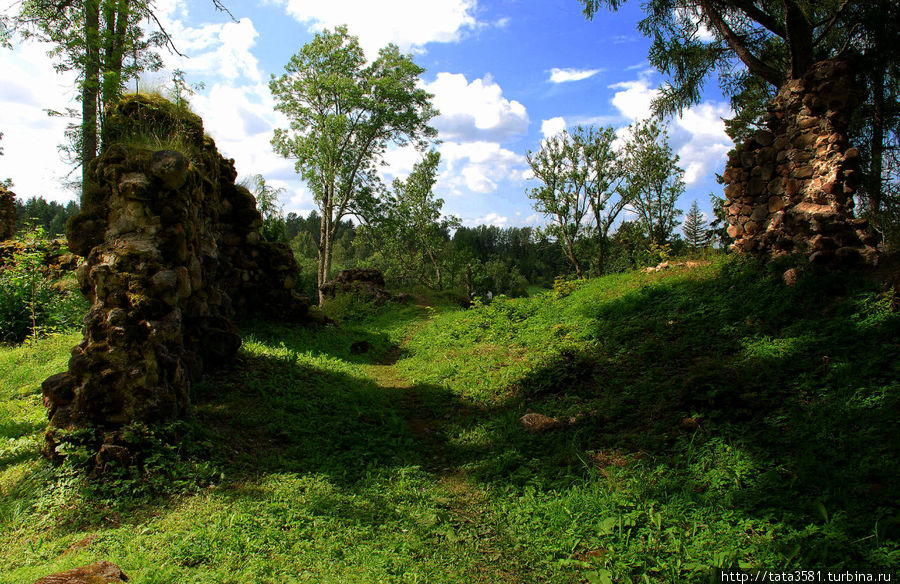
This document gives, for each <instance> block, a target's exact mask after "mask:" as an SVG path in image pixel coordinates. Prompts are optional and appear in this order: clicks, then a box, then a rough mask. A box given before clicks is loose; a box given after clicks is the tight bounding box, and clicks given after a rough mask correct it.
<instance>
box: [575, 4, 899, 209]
mask: <svg viewBox="0 0 900 584" xmlns="http://www.w3.org/2000/svg"><path fill="white" fill-rule="evenodd" d="M626 1H627V0H579V2H580V3H581V4H582V5H583V6H584V12H585V15H586V16H587V17H588V18H594V17H595V16H596V15H597V13H598V12H599V11H600V10H602V9H603V8H608V9H610V10H613V11H615V10H618V9H619V8H620V7H621V6H622V5H623V4H624V3H625V2H626ZM642 8H643V10H644V14H645V17H644V19H643V20H641V21H640V23H639V25H638V28H639V30H640V31H641V32H642V33H643V34H644V35H645V36H647V37H650V38H652V39H653V42H652V45H651V48H650V53H649V59H650V62H651V64H652V65H653V66H654V67H656V68H657V69H658V70H659V71H661V72H663V73H664V74H666V75H667V76H668V80H667V83H666V84H665V85H664V86H663V87H662V91H661V93H660V95H659V97H658V98H657V99H656V101H655V102H654V107H655V109H656V112H657V113H660V114H670V113H674V112H679V111H682V110H683V109H684V108H686V107H689V106H691V105H693V104H696V103H698V102H699V101H700V99H701V90H702V87H703V84H704V82H705V81H706V79H707V78H708V77H709V76H711V75H713V74H717V75H718V78H719V81H720V85H721V87H722V89H723V92H724V93H725V94H726V95H728V96H729V97H730V98H731V103H732V107H733V109H734V110H735V113H736V116H735V118H733V119H732V120H730V122H728V123H727V126H728V130H729V133H730V134H731V136H732V138H734V139H735V140H736V141H742V140H743V139H744V138H745V137H746V136H747V135H748V134H749V133H750V132H751V131H752V130H753V129H754V128H755V127H756V126H758V125H759V124H760V123H761V114H762V113H764V105H765V102H766V100H767V99H768V98H769V97H771V96H772V95H773V94H774V91H775V90H776V89H778V88H780V87H781V86H782V85H783V84H784V83H785V82H786V81H789V80H791V79H799V78H800V77H802V76H803V75H804V74H805V73H807V72H808V71H810V70H811V68H812V67H813V65H814V64H816V63H817V62H819V61H821V60H823V59H827V58H832V57H846V58H853V59H854V60H855V62H856V63H857V71H858V73H859V75H860V77H861V79H862V80H863V83H862V84H861V86H862V87H863V88H864V89H865V90H866V93H867V101H866V107H863V108H859V110H858V111H857V112H854V113H855V117H856V124H855V126H854V128H853V129H852V130H853V134H854V138H855V140H854V141H856V142H858V143H860V144H861V146H863V148H862V150H863V152H864V154H867V155H868V157H869V158H868V159H867V160H866V162H867V164H866V166H867V168H866V169H865V170H866V177H865V181H864V188H865V195H866V197H867V199H868V205H869V207H871V208H872V209H874V210H876V211H877V209H878V208H879V206H880V205H881V199H882V193H883V192H884V188H885V187H884V183H885V175H886V173H889V172H890V165H889V164H884V162H883V161H884V160H885V159H886V158H887V157H890V156H891V155H892V153H893V152H895V150H894V148H895V147H896V146H897V145H898V144H900V136H898V123H900V108H898V107H897V89H898V86H900V27H898V26H896V24H895V23H896V22H898V20H900V3H898V2H897V1H896V0H865V1H855V0H647V1H646V2H644V4H643V5H642ZM894 176H896V175H894Z"/></svg>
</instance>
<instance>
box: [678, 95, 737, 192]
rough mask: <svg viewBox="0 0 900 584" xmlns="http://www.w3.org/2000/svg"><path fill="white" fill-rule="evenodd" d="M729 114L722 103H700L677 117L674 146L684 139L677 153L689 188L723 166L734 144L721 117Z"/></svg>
mask: <svg viewBox="0 0 900 584" xmlns="http://www.w3.org/2000/svg"><path fill="white" fill-rule="evenodd" d="M730 114H731V110H730V108H729V107H728V106H727V105H726V104H724V103H718V104H714V103H701V104H698V105H696V106H694V107H692V108H691V109H689V110H686V111H685V112H684V113H683V114H682V115H681V117H679V118H676V120H675V124H674V126H675V131H674V132H673V144H675V139H683V140H685V141H684V144H683V145H682V146H681V147H680V148H679V149H678V151H677V152H678V155H679V156H680V157H681V164H682V166H683V167H684V182H685V183H687V184H688V185H691V184H694V183H696V182H697V181H699V180H701V179H703V178H706V177H707V176H708V174H709V173H710V172H711V171H712V170H713V168H714V167H715V166H721V165H722V164H723V163H724V161H725V158H726V156H727V154H728V151H729V150H731V148H732V147H733V143H732V142H731V139H730V138H729V137H728V134H726V133H725V122H724V121H723V120H722V118H724V117H727V116H729V115H730Z"/></svg>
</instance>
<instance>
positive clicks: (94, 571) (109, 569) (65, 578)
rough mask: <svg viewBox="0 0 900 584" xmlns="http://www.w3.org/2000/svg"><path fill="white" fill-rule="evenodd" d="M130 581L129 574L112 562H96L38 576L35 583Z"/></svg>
mask: <svg viewBox="0 0 900 584" xmlns="http://www.w3.org/2000/svg"><path fill="white" fill-rule="evenodd" d="M112 582H128V576H126V575H125V572H123V571H122V569H121V568H119V566H117V565H115V564H113V563H112V562H95V563H93V564H91V565H89V566H82V567H80V568H75V569H73V570H66V571H65V572H58V573H56V574H50V575H49V576H44V577H43V578H38V579H37V580H35V581H34V584H109V583H112Z"/></svg>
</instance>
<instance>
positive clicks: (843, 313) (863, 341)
mask: <svg viewBox="0 0 900 584" xmlns="http://www.w3.org/2000/svg"><path fill="white" fill-rule="evenodd" d="M854 279H858V275H857V274H840V273H830V274H829V273H813V272H807V273H805V274H803V277H802V278H801V280H800V282H798V284H797V285H795V286H793V287H786V286H785V285H784V284H782V283H781V282H780V279H779V278H778V272H776V271H775V270H774V269H773V270H772V273H770V274H769V275H768V276H765V275H764V274H761V271H760V269H759V268H751V267H748V266H746V265H743V264H726V265H725V267H724V269H723V270H722V273H721V274H719V275H718V276H717V277H715V278H707V277H704V278H696V279H695V278H691V277H690V276H689V275H686V276H685V277H682V278H671V279H666V280H663V281H659V282H657V283H655V285H653V286H647V287H642V288H639V289H637V290H634V291H632V292H630V293H628V294H625V295H623V296H621V297H619V298H618V299H615V300H612V301H608V302H605V303H603V304H597V305H590V304H586V305H585V306H584V307H583V308H582V310H583V311H584V313H585V314H588V315H589V316H590V317H591V318H593V319H595V321H596V331H595V338H596V339H597V340H598V341H599V342H600V349H599V350H598V351H596V352H592V353H587V352H583V353H579V354H574V355H573V354H562V355H559V356H558V357H557V358H556V360H555V362H554V363H552V364H551V366H549V367H546V368H543V369H541V370H535V371H532V372H530V373H529V374H528V375H527V376H526V377H525V378H523V379H522V380H521V381H520V383H519V384H518V387H519V389H520V398H521V399H522V400H523V402H524V404H525V405H524V406H522V407H523V408H530V409H534V410H536V411H543V412H545V413H549V414H550V415H556V416H558V417H560V418H562V419H564V418H566V417H568V416H570V415H572V414H573V413H575V412H588V413H589V415H587V416H585V417H583V418H581V419H579V420H578V422H576V423H575V424H573V425H571V426H570V427H568V428H566V429H564V430H562V431H560V432H559V434H560V435H559V436H555V437H554V436H549V435H548V436H547V437H538V438H530V440H531V441H532V442H533V443H534V445H533V446H532V447H531V448H530V452H529V456H528V458H531V460H532V463H531V464H530V465H529V468H530V470H531V475H530V476H529V480H531V481H532V482H534V481H533V477H534V473H536V472H539V471H540V469H542V468H544V469H546V468H551V469H552V468H553V467H554V464H553V462H554V461H557V462H559V463H561V464H560V465H558V466H562V467H566V466H567V465H568V467H569V468H574V467H576V466H577V462H573V461H571V460H569V461H565V460H562V459H563V456H562V454H561V453H565V452H569V453H570V457H571V453H577V452H590V453H598V452H599V453H601V454H602V453H607V454H605V455H602V456H600V459H601V461H602V460H603V459H604V457H605V458H606V459H608V458H609V453H619V454H621V453H626V454H631V455H638V456H643V457H644V460H645V461H646V463H645V464H646V465H647V466H648V467H653V466H656V467H657V468H661V469H664V472H663V473H662V475H660V476H658V477H655V478H654V479H653V480H652V481H648V483H647V484H646V485H645V486H644V487H643V489H642V493H641V496H642V497H648V498H650V499H651V500H658V501H660V502H664V501H668V500H671V497H672V494H673V493H680V495H679V496H681V497H683V498H685V499H687V500H690V501H693V502H694V503H696V504H698V505H705V506H707V507H708V508H710V509H714V508H719V507H725V508H726V509H731V510H733V512H735V513H739V514H740V515H741V516H743V517H746V518H750V519H753V520H756V521H761V522H763V524H766V523H769V524H771V525H774V524H775V523H778V524H780V525H779V527H778V528H777V529H785V528H787V530H786V531H788V533H786V534H783V535H784V537H783V539H782V540H781V541H780V542H779V545H780V546H784V551H783V554H782V555H783V557H789V556H790V555H791V554H799V557H800V558H801V559H800V562H801V565H803V566H834V565H843V566H856V567H865V566H866V565H871V562H872V559H871V555H867V554H870V552H873V550H875V549H876V548H878V546H879V545H882V546H884V547H882V550H884V549H887V550H890V549H894V550H895V552H894V553H895V554H896V553H897V552H896V550H897V549H898V546H897V541H898V540H900V433H898V432H897V428H898V426H900V319H898V318H897V316H896V314H893V315H891V314H889V312H890V310H889V309H888V308H887V307H886V306H885V305H884V302H882V305H878V303H877V301H876V300H874V298H875V296H874V293H873V291H872V290H871V287H870V286H869V287H868V290H867V286H866V285H860V283H859V282H858V281H854ZM498 432H500V431H499V430H498ZM509 440H510V442H514V441H515V440H517V439H514V438H510V439H509ZM520 443H521V442H520ZM536 456H537V458H539V459H540V463H539V464H534V463H533V460H534V458H535V457H536ZM599 466H601V467H602V463H601V464H600V465H599ZM495 468H498V467H497V466H496V465H495V466H494V467H493V468H492V467H491V466H490V465H486V466H485V467H484V468H483V469H482V475H483V476H484V478H485V480H487V481H491V482H502V481H504V480H508V479H509V477H511V476H515V473H516V471H515V469H511V468H502V467H500V468H499V470H500V472H495V470H494V469H495ZM601 470H602V468H601ZM545 476H548V478H549V473H545ZM548 484H552V483H548ZM791 530H793V531H792V532H791ZM891 542H893V543H891ZM792 547H795V548H796V549H793V550H791V549H790V548H792ZM878 553H880V552H878ZM884 561H885V562H886V565H890V563H891V562H895V561H896V558H895V559H893V560H884Z"/></svg>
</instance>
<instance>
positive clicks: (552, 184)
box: [525, 130, 589, 278]
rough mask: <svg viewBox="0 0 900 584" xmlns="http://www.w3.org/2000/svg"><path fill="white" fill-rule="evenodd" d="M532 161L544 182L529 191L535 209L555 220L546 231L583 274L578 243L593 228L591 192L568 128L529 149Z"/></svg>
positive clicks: (537, 174)
mask: <svg viewBox="0 0 900 584" xmlns="http://www.w3.org/2000/svg"><path fill="white" fill-rule="evenodd" d="M525 158H526V159H527V160H528V165H529V166H530V167H531V171H532V172H533V173H534V178H536V179H537V180H539V181H540V182H541V183H542V184H541V186H538V187H535V188H533V189H531V190H530V191H529V192H528V198H529V199H532V200H533V201H534V203H532V204H533V206H534V209H535V211H537V212H538V213H541V214H543V215H546V216H548V217H549V218H550V219H551V221H552V223H551V224H550V225H549V226H548V227H547V228H546V231H547V232H548V233H549V234H550V235H552V236H553V237H555V238H556V239H557V241H559V243H560V245H561V246H562V248H563V251H564V252H565V254H566V257H567V258H568V260H569V263H571V264H572V268H573V269H574V270H575V275H576V276H577V277H579V278H581V277H583V275H584V270H583V269H582V265H581V259H580V258H579V257H578V256H579V254H578V252H577V249H576V246H577V245H578V244H579V243H580V242H581V241H582V240H583V239H584V238H585V236H586V235H587V232H588V230H589V228H588V225H587V222H586V219H587V218H588V193H587V190H586V189H585V177H584V173H583V172H578V171H575V172H573V169H575V161H576V160H577V154H576V151H575V145H574V144H573V142H572V138H571V136H570V135H569V133H568V132H567V131H565V130H563V131H562V132H560V133H559V134H556V135H554V136H549V137H547V138H545V139H544V141H543V144H542V145H541V149H540V150H539V151H538V152H532V151H528V153H527V154H526V155H525Z"/></svg>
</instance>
